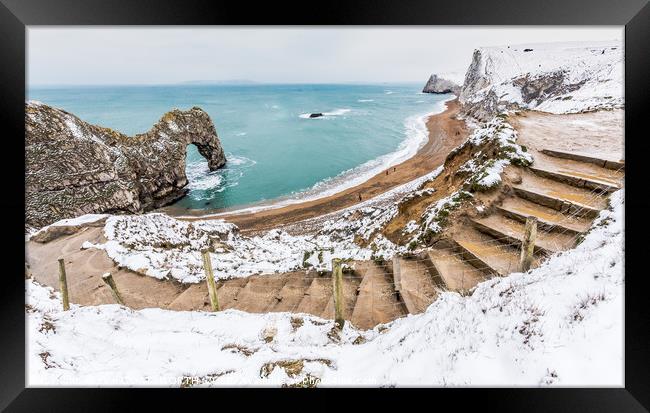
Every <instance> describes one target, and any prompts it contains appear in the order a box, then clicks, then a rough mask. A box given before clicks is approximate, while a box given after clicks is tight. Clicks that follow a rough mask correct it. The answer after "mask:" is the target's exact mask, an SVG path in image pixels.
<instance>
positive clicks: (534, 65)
mask: <svg viewBox="0 0 650 413" xmlns="http://www.w3.org/2000/svg"><path fill="white" fill-rule="evenodd" d="M623 59H624V54H623V50H622V44H621V43H620V42H615V41H608V42H570V43H546V44H534V45H526V46H524V45H518V46H515V45H513V46H504V47H482V48H479V49H477V50H475V51H474V55H473V57H472V62H471V64H470V66H469V68H468V70H467V73H466V75H465V82H464V84H463V87H462V90H461V93H460V96H459V100H460V103H461V104H462V107H463V112H464V114H465V115H468V116H470V117H472V118H475V119H478V120H480V121H488V120H490V119H491V118H492V117H493V116H494V115H496V114H498V113H500V112H502V111H504V110H517V109H532V110H539V111H543V112H550V113H577V112H586V111H593V110H599V109H612V108H621V107H623V106H624V99H623Z"/></svg>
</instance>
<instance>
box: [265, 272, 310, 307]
mask: <svg viewBox="0 0 650 413" xmlns="http://www.w3.org/2000/svg"><path fill="white" fill-rule="evenodd" d="M315 275H316V272H315V271H311V272H307V273H306V272H304V271H298V272H295V273H291V274H289V275H288V277H287V282H286V283H285V284H284V286H283V287H282V289H281V290H280V292H279V293H278V295H277V296H276V297H275V298H276V303H275V305H273V306H272V307H270V309H269V311H272V312H283V311H291V312H295V310H296V309H297V308H298V305H299V304H300V302H301V301H302V299H303V298H304V296H305V293H306V292H307V290H308V289H309V286H310V285H311V283H312V278H311V277H313V276H315Z"/></svg>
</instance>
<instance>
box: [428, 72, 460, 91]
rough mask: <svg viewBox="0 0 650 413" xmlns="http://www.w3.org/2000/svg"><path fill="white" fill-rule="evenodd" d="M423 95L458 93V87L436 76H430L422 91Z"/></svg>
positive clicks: (452, 82) (450, 81)
mask: <svg viewBox="0 0 650 413" xmlns="http://www.w3.org/2000/svg"><path fill="white" fill-rule="evenodd" d="M422 92H423V93H454V94H456V95H458V94H459V93H460V85H458V84H456V83H455V82H454V81H452V80H448V79H444V78H442V77H439V76H438V75H435V74H434V75H431V77H429V80H428V81H427V84H426V85H424V88H423V89H422Z"/></svg>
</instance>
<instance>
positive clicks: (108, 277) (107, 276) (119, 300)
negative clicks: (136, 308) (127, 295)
mask: <svg viewBox="0 0 650 413" xmlns="http://www.w3.org/2000/svg"><path fill="white" fill-rule="evenodd" d="M102 280H104V282H105V283H106V285H108V286H109V287H110V289H111V293H112V294H113V298H115V301H117V303H118V304H120V305H124V301H123V300H122V296H121V295H120V292H119V291H118V290H117V285H116V284H115V280H113V276H112V275H111V273H110V272H107V273H105V274H104V275H102Z"/></svg>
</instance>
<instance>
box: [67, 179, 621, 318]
mask: <svg viewBox="0 0 650 413" xmlns="http://www.w3.org/2000/svg"><path fill="white" fill-rule="evenodd" d="M622 170H624V167H621V168H618V169H616V170H614V172H616V173H617V172H620V171H622ZM611 192H612V190H611V189H608V188H603V187H598V186H594V187H593V188H592V189H591V190H589V191H582V197H581V198H582V199H581V201H580V202H578V201H572V200H570V199H564V198H561V197H556V199H558V200H559V201H562V202H563V203H564V204H563V206H565V208H562V207H560V209H556V210H558V212H559V213H560V214H561V215H562V218H561V219H560V220H556V221H554V222H549V221H543V222H542V225H538V229H539V231H538V236H537V239H536V241H535V245H536V246H537V247H538V249H537V251H536V252H535V257H536V260H537V262H538V263H539V262H541V260H543V259H545V258H546V257H547V256H548V255H549V253H554V252H557V251H563V250H566V249H567V247H569V248H570V247H572V246H574V245H575V244H577V243H578V240H579V239H580V238H581V237H583V236H584V233H583V232H582V231H578V230H576V229H574V228H572V227H571V226H570V225H567V224H570V223H575V222H576V220H578V219H579V220H582V221H584V220H586V219H588V220H592V219H593V218H594V217H593V216H589V217H588V218H584V217H585V213H586V210H585V208H589V209H593V210H597V211H600V208H599V206H600V207H602V206H603V205H605V204H604V203H603V202H602V201H603V200H605V199H606V198H608V197H609V195H610V194H611ZM531 202H533V203H536V202H534V201H531ZM539 205H541V204H539ZM542 206H543V205H542ZM549 208H551V207H549ZM552 209H553V208H552ZM563 209H564V210H563ZM587 212H588V211H587ZM506 218H507V219H511V218H510V217H507V216H506ZM520 218H521V217H520ZM479 223H480V222H479ZM486 232H487V234H486ZM469 234H470V235H467V234H465V235H462V234H461V235H459V236H457V238H454V237H449V238H446V239H445V240H447V241H448V242H447V244H444V245H440V244H441V243H438V244H437V245H434V246H433V247H429V248H426V249H423V250H418V251H413V252H409V253H406V254H403V255H395V256H394V257H392V258H391V259H390V260H384V259H383V258H378V259H375V260H371V261H354V263H353V265H352V266H351V267H350V268H341V271H342V274H341V275H340V277H339V279H340V281H341V282H342V283H343V285H342V286H341V287H342V288H341V289H340V290H341V291H342V295H341V296H340V297H338V298H336V293H335V291H337V288H336V286H335V284H336V282H337V281H336V279H335V278H336V277H332V271H323V270H320V271H319V270H317V269H307V268H305V269H303V270H301V271H295V272H293V273H291V274H279V275H273V274H268V275H252V276H249V277H246V278H245V279H231V280H219V281H217V282H216V283H215V284H213V288H214V291H216V292H217V294H216V296H217V297H218V298H219V300H222V301H223V302H222V303H221V309H227V308H235V309H237V308H238V307H245V305H244V304H242V303H251V302H255V300H258V301H259V300H266V301H268V303H260V302H257V303H256V304H255V305H254V307H255V308H260V309H264V311H274V310H276V309H282V311H289V312H308V313H312V314H315V315H320V316H323V315H327V316H328V317H331V316H332V314H334V313H336V312H337V311H340V310H337V309H336V305H334V304H333V303H334V302H335V301H336V300H339V301H341V302H342V303H343V304H342V308H343V313H344V317H345V318H346V319H348V318H350V317H352V316H353V315H354V316H356V317H357V318H359V317H361V318H363V317H365V319H366V323H375V324H376V323H377V322H378V321H381V320H384V321H382V322H385V321H390V320H388V319H387V318H391V317H394V318H395V317H398V316H400V315H403V314H406V313H412V312H420V311H423V310H424V309H425V308H426V307H427V306H428V305H429V304H430V303H431V302H433V301H434V300H435V299H436V297H437V296H438V295H439V294H440V293H442V292H445V291H456V292H459V293H461V294H466V293H469V292H470V291H471V289H472V288H473V287H474V286H475V285H476V284H477V283H478V282H480V281H483V280H485V279H488V278H490V277H492V276H495V275H507V274H510V273H512V272H515V271H519V269H520V257H521V250H520V248H521V245H522V241H523V239H522V238H523V232H522V233H519V232H518V231H517V230H516V229H512V228H510V229H508V228H491V229H487V230H486V229H485V228H480V227H478V228H475V229H474V230H470V231H469ZM496 234H502V235H496ZM540 247H541V248H540ZM204 266H205V267H206V273H207V272H208V270H207V267H210V268H211V264H209V265H208V264H206V262H205V261H204ZM63 276H65V274H63ZM270 277H282V279H281V280H275V281H274V282H269V280H271V278H270ZM207 278H208V279H209V278H210V277H207ZM258 280H261V282H258ZM171 284H172V285H174V286H175V287H176V289H177V292H178V294H179V295H180V294H181V293H183V292H184V291H185V290H186V288H185V287H184V286H182V285H181V284H175V283H171ZM109 287H111V288H112V289H113V290H114V291H112V292H114V293H115V294H114V296H117V295H119V293H118V292H117V286H109ZM65 289H66V290H67V285H66V286H65ZM228 289H231V290H232V291H231V292H230V293H228V292H226V290H228ZM208 290H210V285H208ZM211 300H212V297H211ZM283 301H284V302H283ZM127 304H128V303H127ZM248 305H249V306H250V305H252V304H248ZM357 307H359V309H357ZM214 308H215V306H214V305H213V309H214ZM357 313H359V314H357Z"/></svg>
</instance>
